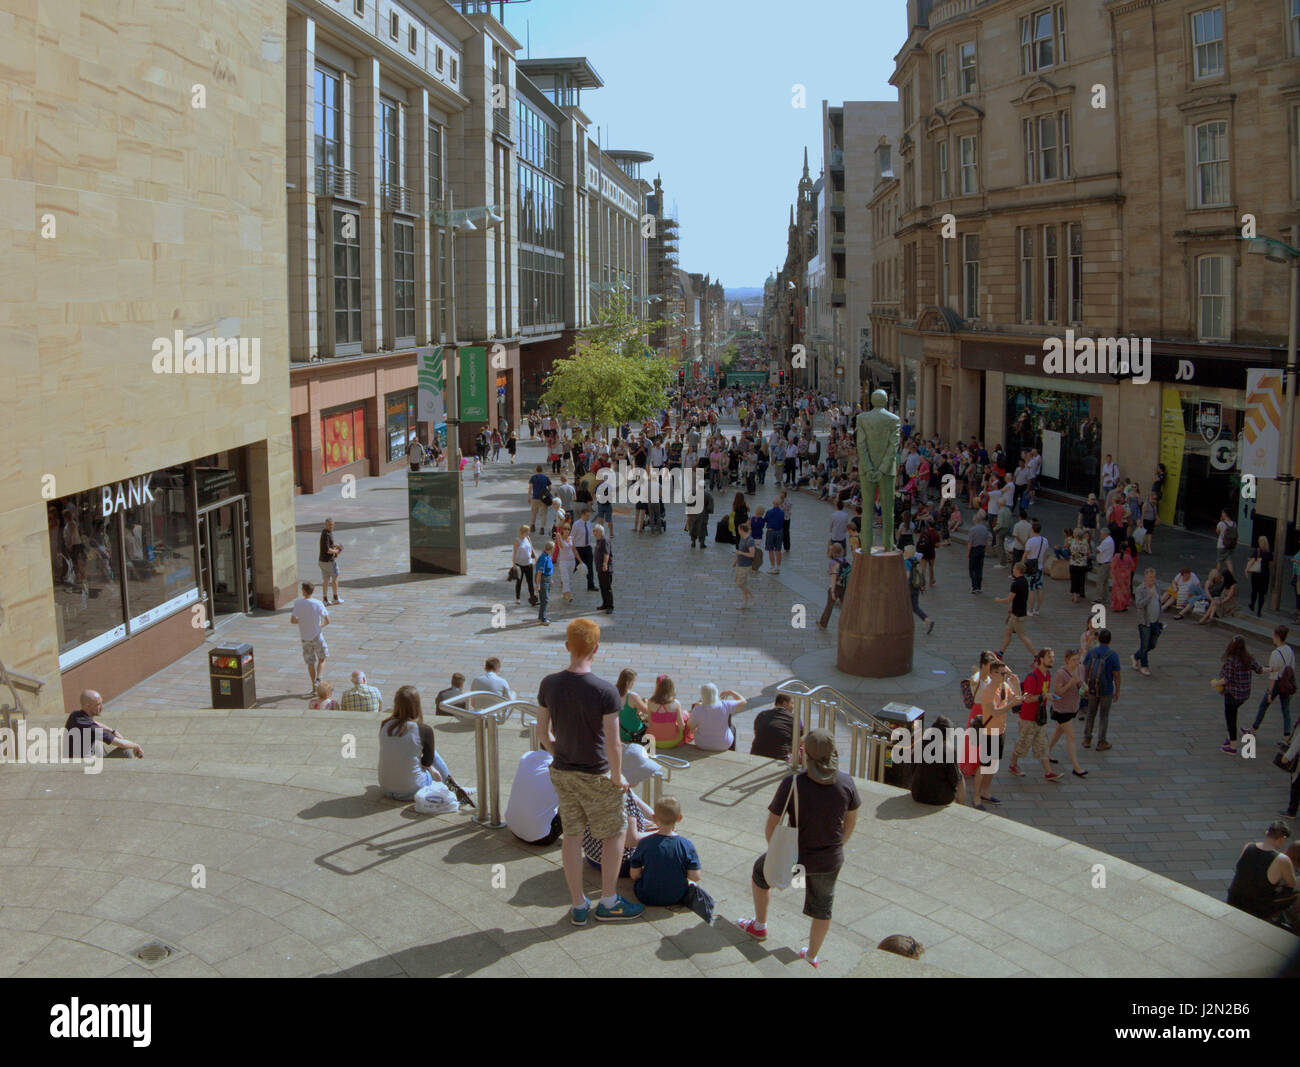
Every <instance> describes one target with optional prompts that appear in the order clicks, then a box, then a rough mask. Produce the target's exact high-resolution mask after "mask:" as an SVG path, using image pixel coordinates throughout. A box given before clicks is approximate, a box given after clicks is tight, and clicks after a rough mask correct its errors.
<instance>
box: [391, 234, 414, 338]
mask: <svg viewBox="0 0 1300 1067" xmlns="http://www.w3.org/2000/svg"><path fill="white" fill-rule="evenodd" d="M393 337H394V339H395V341H396V342H397V343H398V344H401V343H403V342H405V343H406V344H413V343H414V342H415V227H414V226H413V225H411V223H409V222H398V221H397V220H394V221H393Z"/></svg>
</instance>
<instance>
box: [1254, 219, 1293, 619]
mask: <svg viewBox="0 0 1300 1067" xmlns="http://www.w3.org/2000/svg"><path fill="white" fill-rule="evenodd" d="M1246 240H1247V244H1246V251H1247V252H1250V253H1251V254H1252V255H1258V256H1264V257H1265V258H1266V259H1268V261H1269V262H1270V263H1285V264H1287V265H1288V266H1289V267H1290V268H1291V299H1290V301H1289V303H1288V305H1287V324H1286V368H1285V370H1284V371H1283V373H1282V378H1283V383H1282V386H1283V394H1282V395H1283V402H1282V441H1281V444H1282V455H1281V456H1280V457H1278V473H1277V483H1278V486H1279V488H1280V490H1281V506H1280V508H1279V509H1278V510H1279V525H1280V527H1281V529H1280V530H1279V534H1278V541H1279V544H1278V546H1277V547H1278V554H1279V555H1280V556H1282V557H1285V555H1286V528H1287V522H1288V520H1289V519H1290V517H1291V486H1292V484H1293V483H1294V482H1295V471H1293V470H1292V469H1291V466H1292V464H1293V462H1294V461H1295V442H1294V441H1293V440H1292V437H1293V435H1294V433H1295V406H1296V307H1297V304H1300V248H1297V247H1295V246H1297V245H1300V226H1297V225H1294V224H1293V225H1292V226H1291V244H1289V245H1288V244H1284V243H1283V242H1281V241H1278V240H1275V239H1274V238H1272V237H1251V238H1247V239H1246ZM1282 562H1283V561H1282V559H1279V560H1278V565H1277V566H1276V567H1274V568H1273V588H1272V589H1271V590H1270V591H1269V594H1268V606H1269V608H1270V609H1271V610H1273V611H1277V610H1278V606H1279V604H1280V603H1281V600H1282Z"/></svg>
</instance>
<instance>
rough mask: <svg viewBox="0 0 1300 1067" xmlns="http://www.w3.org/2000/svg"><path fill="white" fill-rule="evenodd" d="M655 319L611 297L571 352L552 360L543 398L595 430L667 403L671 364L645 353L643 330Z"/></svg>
mask: <svg viewBox="0 0 1300 1067" xmlns="http://www.w3.org/2000/svg"><path fill="white" fill-rule="evenodd" d="M659 325H661V323H659V322H645V321H643V320H641V319H639V318H637V317H636V316H635V315H633V314H632V311H631V307H630V306H629V304H628V303H627V302H626V301H622V300H617V299H615V300H611V301H610V302H609V303H608V304H607V305H606V306H605V307H604V308H602V309H601V311H600V314H599V316H598V318H597V320H596V321H595V322H594V323H592V325H591V326H589V327H587V328H586V329H584V330H583V331H582V332H581V333H580V334H579V335H578V337H577V338H576V340H575V341H574V346H573V351H572V353H570V355H568V356H567V357H565V358H564V359H559V360H556V361H555V363H554V365H553V366H552V368H551V373H550V378H549V381H548V384H547V388H546V392H545V393H544V394H543V396H542V400H543V402H544V403H545V404H546V405H547V406H548V407H550V408H551V409H552V410H553V411H560V412H563V413H564V414H566V415H570V416H574V417H576V418H578V419H580V420H581V421H582V422H583V423H585V424H587V425H588V426H589V427H590V429H591V433H592V434H593V435H595V433H596V432H597V430H598V428H599V427H601V426H614V425H618V424H619V423H622V422H625V421H632V420H634V419H638V418H641V417H642V416H644V415H646V414H648V413H650V412H652V411H655V410H657V409H659V408H662V407H666V406H667V404H668V388H669V385H670V384H671V382H672V380H673V377H674V373H675V369H676V368H675V364H674V363H673V362H672V361H670V360H669V359H668V358H667V357H665V356H662V355H658V354H652V355H649V356H647V355H645V350H646V344H645V335H646V334H647V333H648V332H649V331H652V330H654V329H655V328H656V327H657V326H659Z"/></svg>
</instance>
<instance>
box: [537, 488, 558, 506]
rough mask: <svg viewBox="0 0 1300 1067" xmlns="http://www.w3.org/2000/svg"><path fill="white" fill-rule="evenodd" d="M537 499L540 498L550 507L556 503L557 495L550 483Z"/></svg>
mask: <svg viewBox="0 0 1300 1067" xmlns="http://www.w3.org/2000/svg"><path fill="white" fill-rule="evenodd" d="M537 499H538V500H540V501H541V502H542V503H543V504H545V505H546V506H547V507H548V508H549V507H550V506H551V505H552V504H554V503H555V496H554V495H553V494H552V493H551V487H550V486H549V485H548V486H547V487H546V488H545V489H543V490H542V495H541V496H540V497H538V498H537Z"/></svg>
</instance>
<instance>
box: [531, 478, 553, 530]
mask: <svg viewBox="0 0 1300 1067" xmlns="http://www.w3.org/2000/svg"><path fill="white" fill-rule="evenodd" d="M553 499H554V497H552V496H551V479H550V478H548V477H546V475H545V474H543V473H542V465H541V464H540V463H539V464H537V466H536V468H534V472H533V476H532V477H531V478H529V479H528V503H529V506H530V507H531V509H532V510H531V511H530V512H529V516H528V525H529V526H531V527H532V532H533V533H536V532H537V515H538V512H540V513H541V516H542V530H543V531H544V530H545V529H546V509H547V508H549V507H550V506H551V502H552V500H553Z"/></svg>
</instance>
